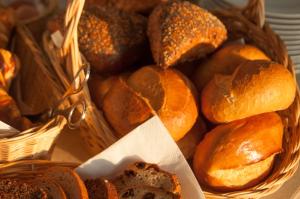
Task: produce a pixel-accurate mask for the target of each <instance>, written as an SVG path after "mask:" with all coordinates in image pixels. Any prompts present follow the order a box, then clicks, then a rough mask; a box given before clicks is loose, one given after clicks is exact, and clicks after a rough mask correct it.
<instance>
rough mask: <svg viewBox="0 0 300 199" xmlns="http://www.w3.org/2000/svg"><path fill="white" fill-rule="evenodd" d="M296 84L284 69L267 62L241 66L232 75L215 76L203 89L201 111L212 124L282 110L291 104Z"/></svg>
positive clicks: (255, 62)
mask: <svg viewBox="0 0 300 199" xmlns="http://www.w3.org/2000/svg"><path fill="white" fill-rule="evenodd" d="M295 94H296V82H295V80H294V78H293V76H292V74H291V73H290V72H289V70H288V69H287V68H285V67H284V66H282V65H280V64H277V63H274V62H270V61H266V60H254V61H246V62H244V63H242V64H241V65H240V66H239V67H238V68H237V69H236V70H235V72H234V73H233V74H232V75H215V76H214V78H213V79H212V80H211V81H210V82H209V83H208V84H207V85H206V86H205V87H204V89H203V91H202V96H201V106H202V111H203V113H204V115H205V117H206V118H207V119H209V120H210V121H212V122H215V123H225V122H231V121H234V120H238V119H243V118H247V117H250V116H253V115H257V114H261V113H267V112H273V111H279V110H285V109H287V108H288V107H289V106H290V105H291V104H292V103H293V101H294V98H295Z"/></svg>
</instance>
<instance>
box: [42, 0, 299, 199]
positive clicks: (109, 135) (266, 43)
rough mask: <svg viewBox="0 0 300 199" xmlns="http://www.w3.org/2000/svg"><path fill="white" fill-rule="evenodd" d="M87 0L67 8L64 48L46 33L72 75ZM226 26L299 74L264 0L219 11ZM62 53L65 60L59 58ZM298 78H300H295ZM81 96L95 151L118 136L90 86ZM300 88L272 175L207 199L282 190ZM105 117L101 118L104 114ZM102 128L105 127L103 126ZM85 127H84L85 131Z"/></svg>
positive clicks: (293, 158) (294, 155) (295, 158)
mask: <svg viewBox="0 0 300 199" xmlns="http://www.w3.org/2000/svg"><path fill="white" fill-rule="evenodd" d="M83 5H84V0H73V1H70V2H69V4H68V7H67V12H66V18H65V25H66V26H65V28H66V35H65V38H64V42H63V45H62V48H61V49H60V48H58V47H55V45H54V44H53V43H52V41H51V39H50V36H49V33H45V35H44V47H45V48H46V49H47V48H48V53H49V49H52V50H55V53H53V52H52V51H51V50H50V51H51V52H52V53H51V52H50V53H49V54H50V57H52V58H51V60H52V62H56V64H58V65H59V64H66V65H67V68H72V71H71V72H69V74H68V75H69V76H72V73H75V72H76V71H77V70H78V68H79V66H80V64H81V63H82V59H81V57H82V56H80V53H79V49H78V43H77V25H78V21H79V18H80V15H81V12H82V9H83ZM215 15H217V16H218V17H219V18H220V19H221V20H222V21H223V22H224V24H225V25H226V27H227V30H228V32H229V36H230V38H232V39H237V38H244V40H245V42H246V43H250V44H252V45H255V46H257V47H258V48H260V49H261V50H263V51H264V52H265V53H266V54H267V55H268V56H269V57H270V58H272V60H274V61H276V62H278V63H280V64H282V65H283V66H285V67H287V68H288V70H289V71H290V72H291V73H292V74H293V76H294V77H295V72H294V67H293V63H292V62H291V59H290V58H289V57H288V54H287V50H286V47H285V46H284V44H283V42H282V41H281V40H280V38H279V37H278V36H277V35H276V34H275V33H274V32H273V31H272V30H271V28H270V27H269V26H268V25H267V24H264V1H263V0H251V1H249V4H248V6H247V7H246V8H245V9H243V10H242V9H237V8H233V9H232V10H222V11H215ZM57 55H60V56H61V57H62V58H63V61H62V60H61V59H60V58H59V57H57ZM295 81H296V77H295ZM81 97H84V98H86V99H88V105H89V108H88V112H87V118H88V120H87V121H86V123H85V125H84V127H83V129H84V130H85V131H83V132H84V134H83V136H84V139H85V141H86V142H87V144H88V146H89V147H90V149H91V151H93V152H98V151H100V150H102V149H104V148H105V147H107V146H109V145H110V144H111V143H112V142H114V141H115V140H116V139H115V137H114V136H113V132H112V131H111V130H110V128H109V126H108V125H107V123H106V121H105V120H104V118H103V117H102V114H101V112H100V111H99V110H97V109H96V107H95V106H94V105H93V103H92V102H91V101H90V95H89V92H88V88H85V90H84V92H83V94H82V96H81ZM299 105H300V98H299V90H298V89H297V94H296V98H295V101H294V103H293V104H292V105H291V106H290V107H289V109H287V110H285V111H281V112H280V115H281V116H282V119H283V122H284V126H285V132H284V138H283V139H284V140H283V148H284V150H283V152H282V153H281V154H280V155H278V157H277V159H276V161H275V164H274V168H273V170H272V172H271V174H270V175H269V176H268V177H267V178H266V179H265V180H264V181H263V182H261V183H259V184H258V185H256V186H254V187H251V188H249V189H245V190H241V191H234V192H213V191H211V190H204V191H205V195H206V197H207V198H260V197H263V196H266V195H269V194H271V193H273V192H275V191H276V190H278V189H279V188H280V187H281V186H282V185H283V183H284V182H286V181H287V180H288V179H289V178H290V177H291V176H293V174H294V173H295V171H296V170H297V168H298V162H299V159H300V153H299V148H300V144H299V143H300V137H299V136H300V135H299V121H298V120H299V114H300V109H299ZM100 116H101V117H100ZM99 127H101V128H99ZM83 129H82V130H83Z"/></svg>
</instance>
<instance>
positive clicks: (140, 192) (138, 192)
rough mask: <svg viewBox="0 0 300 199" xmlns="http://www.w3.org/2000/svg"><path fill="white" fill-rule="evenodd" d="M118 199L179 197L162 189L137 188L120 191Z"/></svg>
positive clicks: (173, 198) (171, 198) (177, 198)
mask: <svg viewBox="0 0 300 199" xmlns="http://www.w3.org/2000/svg"><path fill="white" fill-rule="evenodd" d="M119 198H120V199H180V196H179V195H177V194H174V193H171V192H168V191H165V190H163V189H159V188H154V187H149V186H139V187H132V188H128V189H125V190H122V191H121V192H120V193H119Z"/></svg>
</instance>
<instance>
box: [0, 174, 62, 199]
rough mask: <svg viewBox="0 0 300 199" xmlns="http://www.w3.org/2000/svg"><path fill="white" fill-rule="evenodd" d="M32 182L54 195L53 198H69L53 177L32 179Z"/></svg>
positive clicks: (49, 194) (51, 195) (48, 193)
mask: <svg viewBox="0 0 300 199" xmlns="http://www.w3.org/2000/svg"><path fill="white" fill-rule="evenodd" d="M30 184H32V185H34V186H37V187H39V188H41V189H43V190H44V191H45V192H46V193H47V195H48V196H49V197H52V199H67V196H66V194H65V192H64V190H63V188H62V187H61V186H60V185H59V184H58V183H57V182H54V181H53V180H51V179H46V178H44V179H36V180H33V181H30ZM0 198H1V197H0Z"/></svg>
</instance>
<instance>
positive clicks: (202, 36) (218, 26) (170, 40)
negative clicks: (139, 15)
mask: <svg viewBox="0 0 300 199" xmlns="http://www.w3.org/2000/svg"><path fill="white" fill-rule="evenodd" d="M147 33H148V36H149V40H150V45H151V50H152V55H153V58H154V60H155V62H156V64H157V65H159V66H161V67H163V68H167V67H169V66H172V65H175V64H178V63H180V62H185V61H192V60H196V59H198V58H201V57H204V56H206V55H207V54H208V53H210V52H212V51H214V50H215V49H216V48H217V47H218V46H219V45H220V44H221V43H222V42H223V41H224V40H226V38H227V31H226V28H225V26H224V25H223V24H222V22H221V21H219V20H218V18H217V17H215V16H214V15H212V14H211V13H209V12H208V11H206V10H204V9H202V8H200V7H199V6H197V5H195V4H192V3H190V2H187V1H170V2H167V3H164V4H160V5H159V6H157V7H156V8H155V9H154V10H153V12H152V13H151V15H150V17H149V22H148V30H147Z"/></svg>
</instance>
